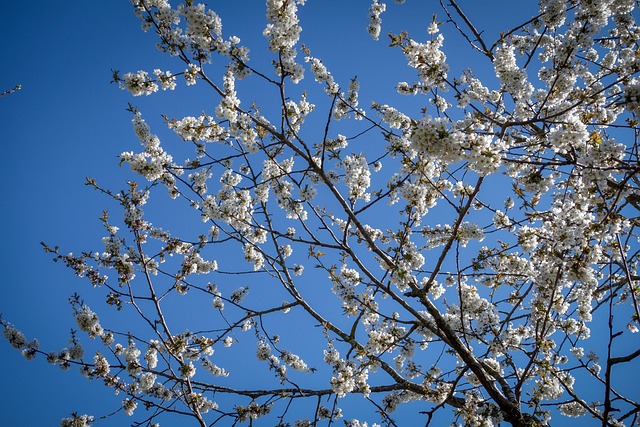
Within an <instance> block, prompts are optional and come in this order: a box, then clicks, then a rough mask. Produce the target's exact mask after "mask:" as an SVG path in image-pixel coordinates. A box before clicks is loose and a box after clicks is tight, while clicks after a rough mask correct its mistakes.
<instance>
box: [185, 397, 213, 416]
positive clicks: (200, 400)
mask: <svg viewBox="0 0 640 427" xmlns="http://www.w3.org/2000/svg"><path fill="white" fill-rule="evenodd" d="M186 401H187V403H188V404H189V406H191V407H192V408H195V409H197V410H198V412H200V413H201V414H206V413H207V412H209V411H215V410H216V409H218V404H217V403H216V402H213V401H211V400H209V399H207V398H206V397H205V396H203V395H202V394H201V393H189V394H188V395H187V398H186Z"/></svg>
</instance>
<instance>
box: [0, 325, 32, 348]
mask: <svg viewBox="0 0 640 427" xmlns="http://www.w3.org/2000/svg"><path fill="white" fill-rule="evenodd" d="M3 326H4V330H3V331H2V335H4V337H5V338H6V339H7V341H9V344H11V346H12V347H13V348H15V349H17V350H21V349H22V348H24V347H25V346H26V345H27V338H26V337H25V336H24V334H23V333H22V332H20V331H19V330H17V329H16V328H15V327H14V326H13V325H3Z"/></svg>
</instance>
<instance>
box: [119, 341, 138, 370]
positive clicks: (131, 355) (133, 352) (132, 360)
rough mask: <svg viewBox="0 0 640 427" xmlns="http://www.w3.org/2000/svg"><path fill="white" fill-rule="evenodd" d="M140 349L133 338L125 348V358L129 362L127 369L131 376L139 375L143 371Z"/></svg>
mask: <svg viewBox="0 0 640 427" xmlns="http://www.w3.org/2000/svg"><path fill="white" fill-rule="evenodd" d="M140 354H141V352H140V350H139V349H138V348H136V344H135V342H134V341H133V340H129V345H128V346H127V348H125V349H124V350H123V355H124V360H125V361H126V362H127V371H128V372H129V374H130V375H131V376H134V377H135V376H138V375H140V374H141V373H142V365H140V360H139V357H140Z"/></svg>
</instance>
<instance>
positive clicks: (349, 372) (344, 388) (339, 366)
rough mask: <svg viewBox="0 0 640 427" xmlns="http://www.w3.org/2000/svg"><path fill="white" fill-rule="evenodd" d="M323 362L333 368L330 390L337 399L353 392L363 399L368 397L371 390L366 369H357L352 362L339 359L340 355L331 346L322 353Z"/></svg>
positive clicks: (362, 367)
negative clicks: (356, 392)
mask: <svg viewBox="0 0 640 427" xmlns="http://www.w3.org/2000/svg"><path fill="white" fill-rule="evenodd" d="M324 361H325V363H327V364H328V365H331V366H332V367H333V373H334V376H333V377H331V389H332V390H333V392H334V393H336V395H337V396H338V397H345V396H346V395H347V394H348V393H351V392H353V391H358V392H360V393H362V395H363V396H365V397H368V396H369V393H370V392H371V389H370V387H369V384H368V383H367V380H368V379H369V370H368V369H367V368H366V367H364V366H361V367H360V368H358V367H356V365H355V363H354V362H353V361H345V360H344V359H341V358H340V353H339V352H338V351H337V350H336V349H335V348H333V347H332V346H330V347H329V350H325V351H324Z"/></svg>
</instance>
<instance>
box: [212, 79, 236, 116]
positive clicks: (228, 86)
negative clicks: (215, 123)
mask: <svg viewBox="0 0 640 427" xmlns="http://www.w3.org/2000/svg"><path fill="white" fill-rule="evenodd" d="M239 105H240V100H239V99H238V97H237V94H236V89H235V77H234V75H233V73H231V72H230V71H227V73H226V74H225V75H224V97H222V99H221V100H220V103H219V104H218V106H217V107H216V117H218V118H220V119H226V120H229V123H231V124H234V123H236V122H237V120H238V106H239Z"/></svg>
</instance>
